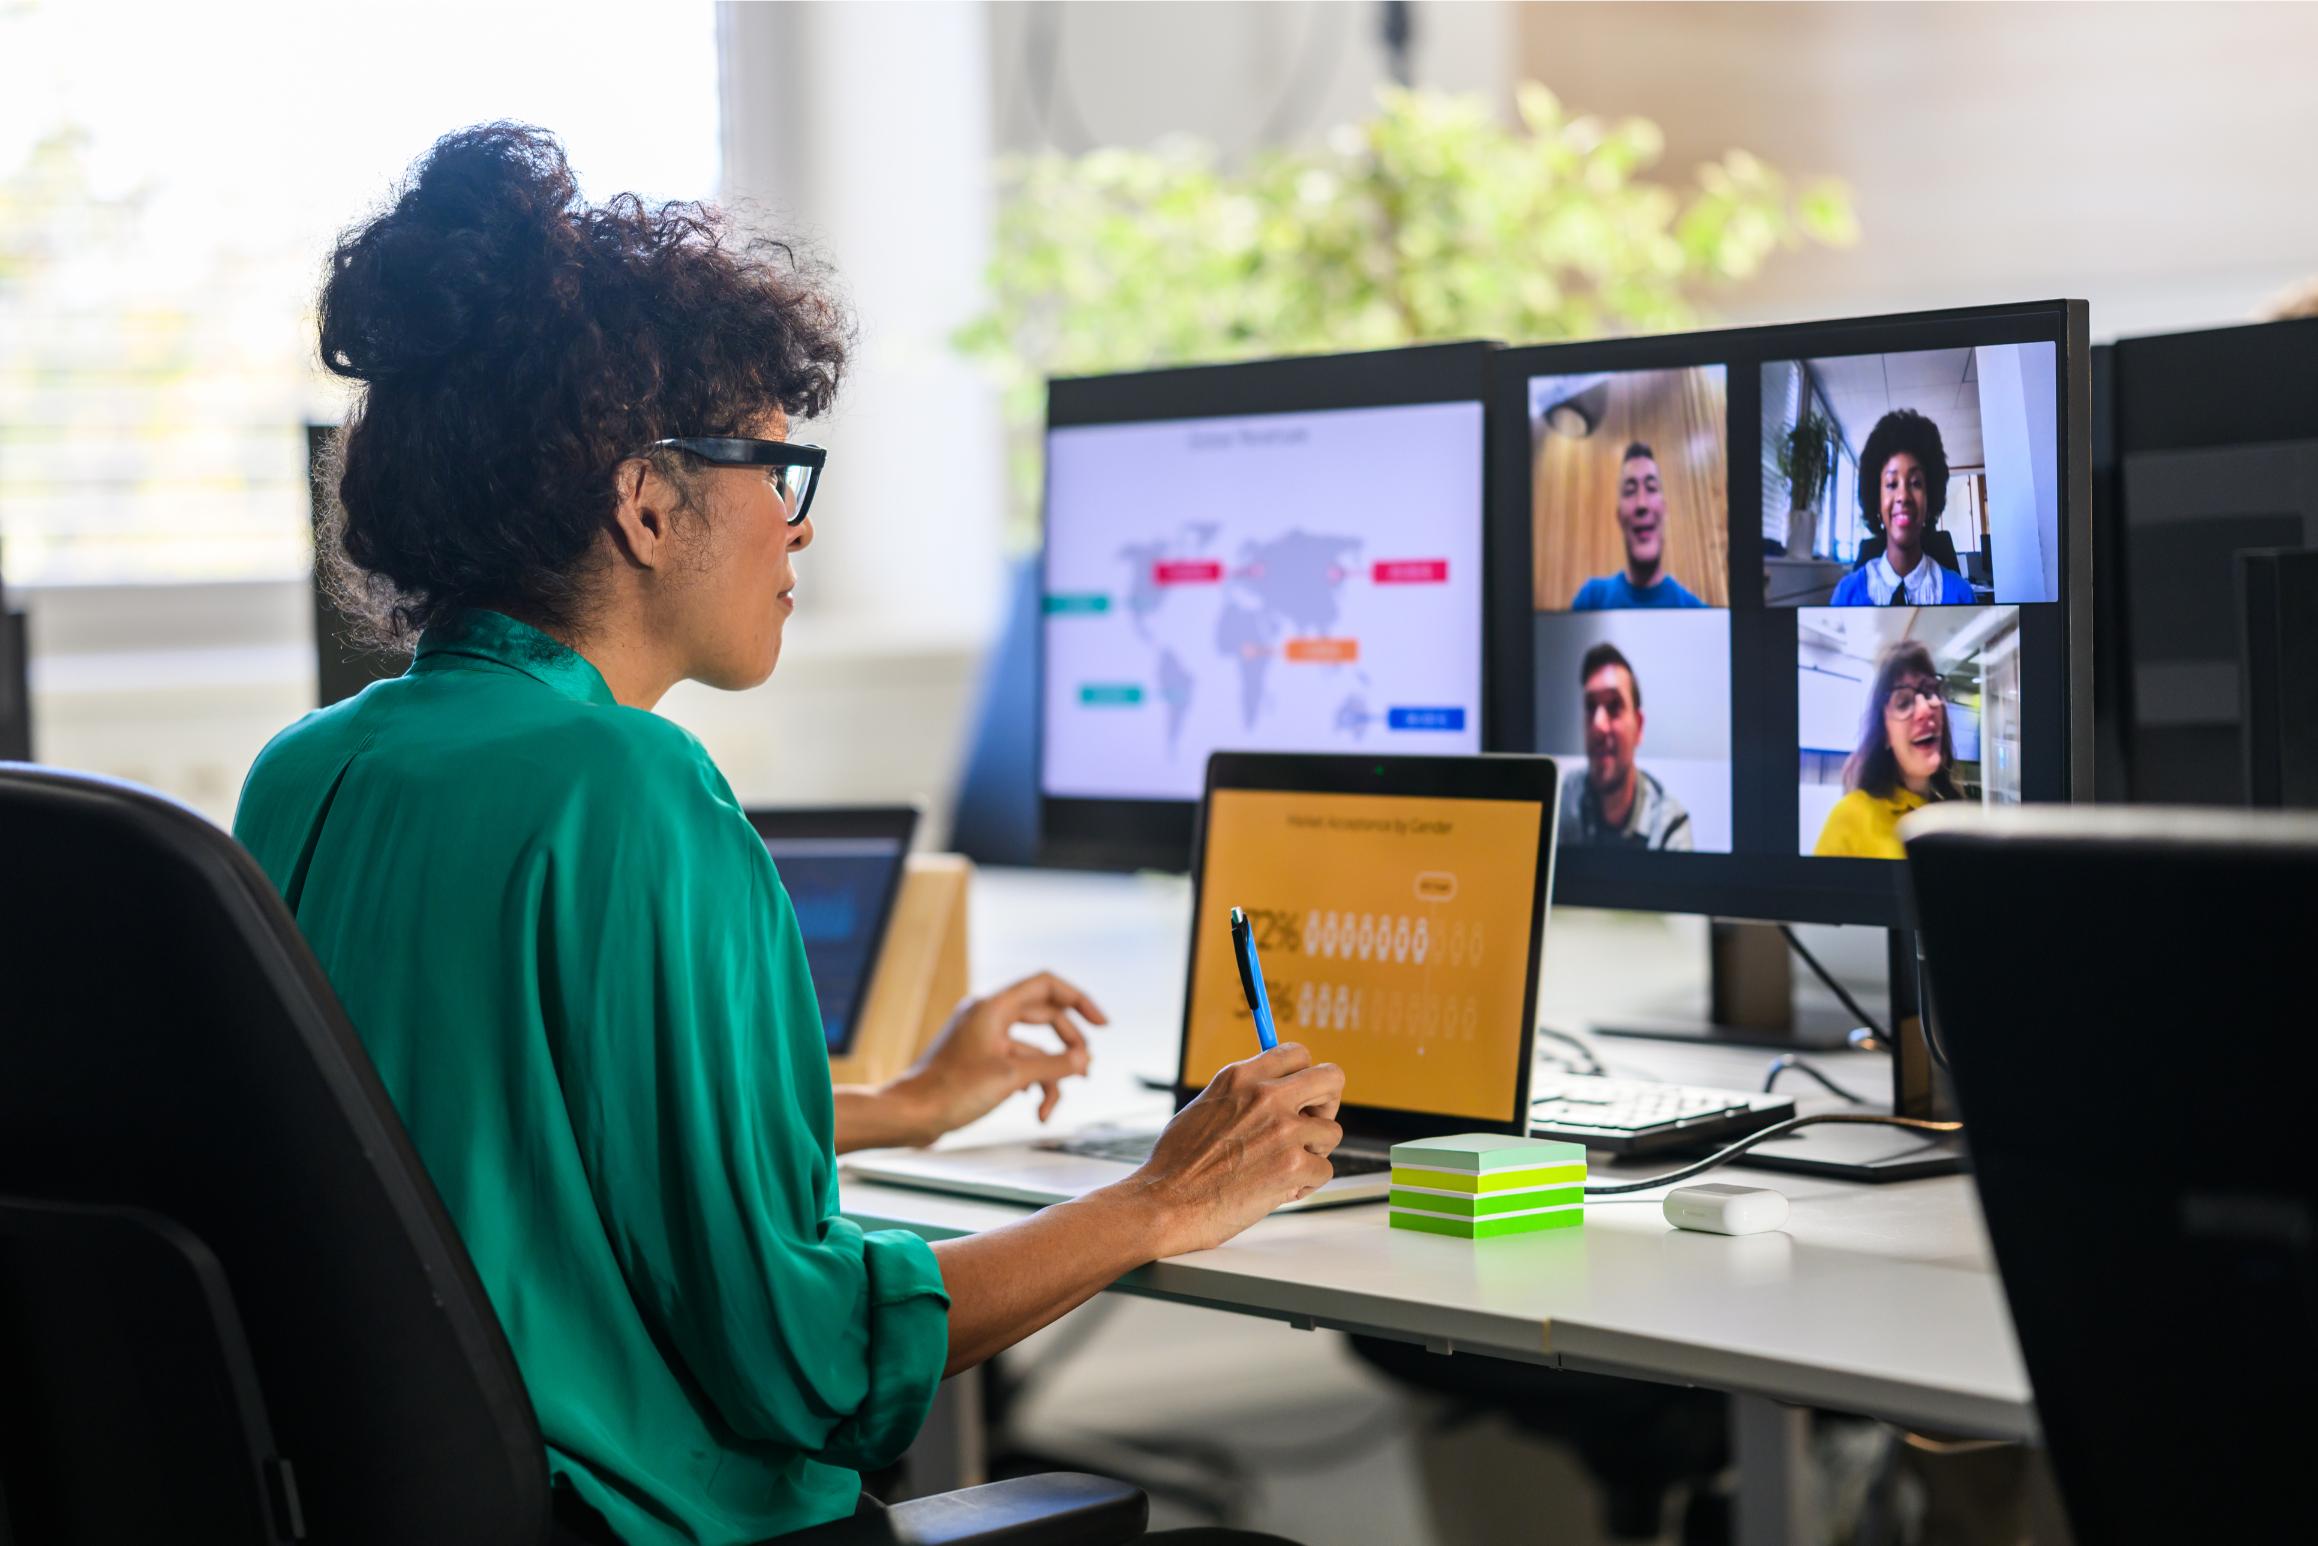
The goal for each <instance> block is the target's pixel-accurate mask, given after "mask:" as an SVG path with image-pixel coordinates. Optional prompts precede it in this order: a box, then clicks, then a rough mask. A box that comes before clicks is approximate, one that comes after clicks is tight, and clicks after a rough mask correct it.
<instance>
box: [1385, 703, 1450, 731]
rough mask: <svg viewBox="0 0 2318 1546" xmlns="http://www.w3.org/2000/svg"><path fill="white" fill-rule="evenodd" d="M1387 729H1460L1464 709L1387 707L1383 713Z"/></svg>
mask: <svg viewBox="0 0 2318 1546" xmlns="http://www.w3.org/2000/svg"><path fill="white" fill-rule="evenodd" d="M1384 726H1385V728H1386V729H1387V730H1462V729H1464V728H1465V711H1464V710H1463V709H1461V708H1451V709H1413V708H1412V709H1387V710H1385V714H1384Z"/></svg>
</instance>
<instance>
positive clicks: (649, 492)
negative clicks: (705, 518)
mask: <svg viewBox="0 0 2318 1546" xmlns="http://www.w3.org/2000/svg"><path fill="white" fill-rule="evenodd" d="M612 481H613V488H614V491H615V493H616V495H617V498H616V499H615V501H614V503H613V505H612V542H613V545H614V546H616V547H617V548H618V549H619V551H620V556H621V557H622V558H623V559H625V560H626V561H627V562H628V563H629V564H631V565H633V566H634V567H636V568H638V569H658V568H660V567H662V566H663V565H665V564H666V563H667V562H668V555H669V552H670V548H669V542H670V539H671V537H672V536H673V535H674V532H675V518H676V512H677V510H678V509H679V508H680V507H681V506H682V505H683V503H684V499H683V494H682V492H681V491H680V490H679V489H678V488H677V487H676V485H675V484H674V483H673V482H671V481H670V480H669V478H668V476H667V474H665V473H663V472H662V471H661V470H660V469H659V468H658V467H656V466H654V465H653V464H652V463H651V462H650V461H649V460H647V459H646V458H644V457H641V456H632V457H630V458H628V459H627V460H626V461H624V462H622V463H620V465H619V467H618V469H617V470H616V471H614V472H613V474H612Z"/></svg>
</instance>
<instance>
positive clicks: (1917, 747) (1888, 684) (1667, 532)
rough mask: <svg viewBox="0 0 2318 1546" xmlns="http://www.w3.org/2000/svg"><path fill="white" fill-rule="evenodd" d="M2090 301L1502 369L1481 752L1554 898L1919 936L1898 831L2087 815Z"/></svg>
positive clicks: (1519, 358) (1571, 348)
mask: <svg viewBox="0 0 2318 1546" xmlns="http://www.w3.org/2000/svg"><path fill="white" fill-rule="evenodd" d="M2088 397H2089V379H2088V369H2087V344H2086V311H2085V307H2084V305H2083V303H2082V302H2071V301H2053V302H2041V303H2035V304H2027V305H2014V306H1995V307H1986V308H1976V309H1971V310H1960V311H1945V312H1927V313H1919V314H1914V315H1908V316H1891V317H1874V318H1863V319H1854V320H1846V321H1835V322H1822V323H1809V324H1798V325H1792V326H1781V327H1765V328H1747V329H1735V330H1727V331H1717V332H1701V333H1691V334H1682V335H1670V336H1664V337H1654V338H1634V339H1620V340H1613V341H1604V342H1595V343H1575V344H1556V345H1545V346H1539V347H1535V348H1517V349H1506V350H1502V351H1500V352H1499V353H1498V354H1497V355H1496V356H1495V357H1494V359H1493V361H1492V384H1491V387H1490V403H1489V412H1490V448H1491V449H1490V456H1491V465H1490V472H1491V490H1492V493H1491V510H1492V513H1491V521H1492V535H1491V552H1492V554H1493V555H1494V558H1495V560H1496V562H1495V566H1494V567H1493V568H1492V570H1491V574H1490V610H1491V622H1490V638H1491V642H1490V667H1491V670H1490V677H1491V695H1490V724H1491V728H1492V739H1491V745H1492V747H1493V748H1494V749H1497V750H1503V751H1524V752H1542V753H1546V754H1549V755H1551V756H1553V757H1554V758H1555V759H1556V760H1557V761H1558V762H1559V763H1560V764H1561V766H1562V771H1563V782H1562V794H1563V801H1562V813H1561V857H1560V859H1559V861H1558V865H1557V879H1556V885H1555V892H1554V895H1555V900H1557V901H1560V902H1568V903H1576V904H1580V905H1594V906H1605V907H1627V908H1640V909H1648V910H1656V911H1669V912H1696V913H1713V914H1717V915H1722V916H1729V917H1752V918H1773V919H1788V920H1794V921H1801V922H1827V923H1865V924H1882V925H1895V924H1897V923H1899V922H1900V920H1901V912H1900V891H1899V882H1898V876H1897V873H1896V871H1897V869H1898V866H1897V865H1896V863H1894V862H1893V861H1896V860H1897V859H1898V858H1899V857H1900V848H1899V843H1898V839H1897V836H1896V832H1895V828H1896V825H1897V823H1898V821H1899V820H1901V819H1902V818H1904V816H1905V815H1906V814H1907V812H1908V811H1910V810H1912V809H1914V808H1916V807H1918V806H1920V805H1923V804H1926V803H1936V802H1939V801H1945V800H1970V801H1974V802H1976V803H1980V804H1986V805H1999V804H2012V803H2018V802H2024V801H2038V800H2044V801H2052V800H2081V799H2089V798H2090V797H2091V743H2092V721H2091V709H2092V700H2091V691H2090V672H2091V651H2090V628H2091V580H2090V561H2091V552H2090V547H2091V544H2090V537H2089V527H2090V503H2089V481H2088V466H2089V454H2090V450H2089V439H2088V437H2089V418H2088V412H2087V409H2088Z"/></svg>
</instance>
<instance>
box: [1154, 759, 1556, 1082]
mask: <svg viewBox="0 0 2318 1546" xmlns="http://www.w3.org/2000/svg"><path fill="white" fill-rule="evenodd" d="M1543 819H1544V811H1543V810H1542V808H1541V807H1540V806H1538V805H1537V804H1535V803H1533V802H1528V801H1519V800H1464V799H1431V798H1419V797H1412V796H1392V795H1358V794H1306V793H1283V792H1278V791H1272V790H1254V789H1218V790H1215V791H1213V792H1212V793H1211V795H1210V796H1209V803H1208V810H1207V821H1206V829H1205V830H1206V843H1205V845H1204V846H1205V850H1206V851H1205V856H1204V859H1203V862H1202V867H1201V872H1200V889H1199V916H1198V918H1197V919H1196V920H1194V932H1193V935H1192V941H1193V944H1192V977H1191V1001H1190V1008H1191V1013H1190V1016H1189V1023H1188V1025H1187V1027H1186V1040H1185V1043H1184V1068H1183V1076H1182V1077H1183V1081H1184V1082H1185V1083H1186V1084H1189V1085H1191V1086H1193V1087H1199V1086H1204V1085H1205V1084H1206V1083H1207V1081H1208V1080H1210V1079H1212V1078H1213V1077H1215V1073H1216V1070H1218V1069H1220V1068H1221V1067H1223V1065H1224V1064H1226V1063H1231V1062H1236V1061H1238V1060H1239V1059H1241V1058H1244V1057H1248V1056H1251V1055H1252V1054H1253V1053H1254V1052H1255V1051H1256V1050H1257V1043H1256V1032H1255V1020H1254V1017H1253V1016H1252V1015H1250V1014H1249V1012H1248V1007H1247V1003H1246V1000H1245V998H1244V997H1243V995H1242V993H1241V990H1240V982H1239V974H1238V971H1237V968H1236V967H1235V965H1234V963H1233V960H1232V950H1231V927H1230V922H1229V920H1230V917H1231V910H1232V908H1234V907H1241V908H1244V909H1246V911H1247V915H1248V919H1249V922H1250V923H1251V924H1252V925H1253V928H1254V932H1255V941H1256V950H1257V953H1258V954H1259V955H1260V956H1261V958H1262V960H1263V968H1264V984H1265V988H1266V991H1267V992H1268V993H1269V994H1270V996H1271V1001H1272V1017H1273V1020H1274V1021H1275V1023H1276V1024H1277V1026H1278V1029H1279V1033H1280V1037H1281V1039H1282V1040H1286V1041H1299V1042H1302V1043H1303V1044H1304V1045H1305V1046H1307V1047H1309V1048H1311V1049H1312V1054H1313V1056H1314V1057H1315V1058H1317V1059H1319V1060H1320V1061H1322V1062H1334V1063H1338V1064H1341V1065H1342V1066H1343V1068H1344V1076H1345V1086H1344V1099H1345V1103H1346V1104H1347V1105H1355V1106H1374V1107H1382V1108H1385V1109H1388V1110H1394V1111H1405V1112H1416V1113H1422V1114H1425V1115H1438V1116H1444V1117H1473V1118H1477V1119H1480V1120H1484V1121H1491V1122H1502V1121H1505V1120H1508V1119H1509V1118H1511V1117H1512V1116H1513V1114H1514V1113H1513V1110H1512V1107H1513V1104H1514V1101H1515V1098H1516V1090H1515V1083H1514V1080H1515V1071H1516V1069H1517V1068H1518V1066H1519V1062H1518V1059H1519V1056H1520V1055H1521V1051H1522V1049H1526V1047H1527V1046H1528V1040H1529V1034H1530V1028H1529V1026H1528V1025H1527V1024H1526V1023H1524V1022H1525V1020H1526V1015H1525V1006H1524V1004H1523V1001H1522V1000H1523V994H1524V991H1525V990H1526V989H1527V987H1528V972H1529V961H1528V959H1527V956H1528V952H1529V948H1530V939H1531V924H1532V920H1531V917H1530V912H1531V908H1532V907H1533V906H1534V904H1535V901H1536V897H1537V845H1538V836H1539V833H1538V824H1539V822H1540V821H1542V820H1543Z"/></svg>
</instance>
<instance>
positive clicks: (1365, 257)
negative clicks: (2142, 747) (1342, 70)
mask: <svg viewBox="0 0 2318 1546" xmlns="http://www.w3.org/2000/svg"><path fill="white" fill-rule="evenodd" d="M1517 101H1518V105H1519V109H1520V124H1519V126H1518V127H1510V128H1509V127H1507V126H1506V125H1505V124H1503V123H1502V122H1500V121H1499V119H1498V118H1497V116H1496V115H1495V113H1494V112H1493V111H1492V109H1491V106H1490V104H1489V102H1488V101H1487V100H1486V99H1485V98H1481V97H1467V96H1452V95H1447V94H1442V93H1431V92H1419V91H1405V90H1398V89H1387V90H1385V91H1383V92H1381V93H1380V94H1379V98H1378V112H1377V113H1376V115H1375V116H1374V117H1372V118H1370V119H1369V120H1368V121H1367V122H1365V123H1362V124H1358V125H1348V126H1346V127H1344V128H1340V129H1338V130H1336V131H1335V132H1334V133H1332V134H1331V135H1330V136H1329V137H1328V139H1327V140H1326V142H1325V144H1324V145H1323V146H1321V147H1320V148H1318V149H1310V150H1288V151H1272V152H1267V153H1263V154H1259V155H1257V156H1255V157H1253V158H1252V159H1250V160H1249V161H1248V163H1247V164H1246V165H1245V166H1244V167H1241V168H1238V169H1228V168H1226V167H1224V166H1223V165H1222V163H1221V160H1220V158H1219V157H1218V156H1217V154H1216V152H1215V150H1214V148H1213V147H1211V146H1208V145H1205V144H1202V143H1199V142H1197V141H1193V140H1173V141H1169V142H1166V143H1163V144H1161V145H1159V146H1158V147H1156V148H1154V149H1151V150H1148V151H1134V150H1117V149H1110V150H1097V151H1093V152H1090V153H1089V154H1086V155H1083V156H1076V157H1072V156H1065V155H1060V154H1054V153H1047V154H1042V155H1036V156H1029V157H1018V158H1009V159H1008V160H1006V161H1004V162H1002V163H1001V165H1000V167H999V177H1000V185H1001V200H1000V206H999V213H998V224H997V233H996V247H995V252H994V254H993V257H992V260H991V263H990V269H989V280H988V282H989V292H990V305H989V309H988V310H987V311H985V312H984V313H983V314H982V315H980V316H979V317H977V318H975V319H974V320H973V321H972V322H970V323H968V324H967V325H966V326H965V327H964V328H962V329H961V330H960V331H959V332H958V333H957V335H956V337H955V340H954V342H955V344H956V346H957V347H958V348H959V349H960V350H961V351H963V352H964V353H965V354H967V355H968V356H970V357H973V358H976V359H980V360H982V361H985V362H986V363H987V364H988V365H989V366H990V367H991V368H992V370H993V371H994V373H995V374H996V375H997V377H998V379H999V380H1000V382H1001V383H1002V384H1003V386H1004V388H1005V392H1006V409H1007V418H1008V422H1009V423H1010V424H1011V425H1012V426H1013V427H1014V429H1015V430H1016V431H1017V434H1016V457H1015V472H1016V480H1017V488H1018V492H1019V493H1020V494H1021V495H1022V496H1023V498H1022V500H1021V506H1020V508H1021V510H1022V512H1023V520H1022V522H1021V523H1020V524H1019V525H1018V528H1017V529H1018V532H1024V533H1026V532H1027V529H1028V512H1029V511H1030V510H1031V509H1032V508H1034V504H1035V493H1036V488H1037V446H1036V444H1035V438H1034V437H1033V436H1032V435H1031V434H1030V433H1029V432H1030V431H1031V430H1032V429H1034V428H1035V427H1036V425H1037V424H1038V422H1039V419H1040V415H1041V414H1042V412H1043V409H1044V383H1045V380H1046V378H1047V377H1048V376H1052V375H1077V374H1086V373H1092V372H1101V371H1110V370H1123V369H1133V368H1140V367H1144V366H1154V365H1166V364H1176V363H1182V362H1186V361H1192V360H1229V359H1244V358H1248V357H1251V356H1258V355H1271V354H1299V353H1312V352H1318V351H1324V350H1335V349H1369V348H1384V347H1389V346H1391V345H1395V344H1404V343H1412V342H1420V341H1424V340H1433V339H1446V338H1500V339H1505V340H1508V341H1517V342H1535V341H1542V340H1551V339H1562V338H1579V337H1586V336H1590V335H1593V334H1599V333H1608V332H1652V331H1665V330H1668V329H1676V328H1683V327H1688V326H1692V325H1694V324H1695V323H1696V322H1697V321H1698V320H1699V318H1700V316H1701V315H1702V312H1703V306H1704V300H1705V298H1706V297H1707V296H1709V295H1711V294H1712V293H1713V292H1714V291H1715V290H1716V289H1717V288H1718V287H1721V286H1725V285H1729V284H1733V283H1737V282H1741V281H1744V280H1745V279H1747V278H1749V277H1750V276H1752V275H1753V274H1755V273H1756V272H1757V271H1758V270H1759V269H1760V268H1761V267H1762V265H1763V264H1764V262H1766V261H1767V260H1768V259H1769V258H1770V257H1771V256H1772V254H1774V253H1775V252H1777V251H1779V250H1780V249H1782V248H1786V247H1792V246H1795V245H1797V244H1799V243H1800V242H1802V241H1803V240H1805V239H1809V240H1813V241H1818V242H1822V243H1827V244H1832V245H1845V244H1848V243H1850V242H1852V241H1854V240H1856V239H1857V235H1858V227H1857V223H1856V221H1855V220H1854V218H1853V216H1852V211H1851V203H1850V197H1849V195H1848V193H1847V192H1846V191H1845V190H1844V188H1843V187H1842V185H1840V184H1838V183H1835V182H1832V181H1827V180H1820V181H1816V182H1812V183H1808V184H1805V185H1803V186H1802V187H1800V188H1799V189H1796V190H1793V191H1790V190H1789V188H1788V185H1787V181H1786V179H1785V178H1784V177H1782V176H1781V175H1780V174H1779V173H1778V172H1776V171H1775V170H1773V169H1772V168H1771V167H1769V166H1766V165H1764V164H1763V163H1762V162H1761V161H1759V160H1757V159H1756V158H1755V157H1753V156H1751V155H1748V154H1747V153H1746V152H1744V151H1737V150H1734V151H1731V152H1729V153H1727V154H1726V155H1724V156H1723V157H1722V158H1721V159H1720V160H1718V161H1713V162H1709V163H1707V164H1706V165H1704V166H1701V167H1700V168H1699V169H1698V172H1697V176H1696V181H1695V183H1694V184H1693V185H1692V186H1689V187H1687V188H1683V189H1680V190H1678V189H1676V188H1675V187H1673V186H1671V185H1669V184H1667V183H1664V182H1658V181H1652V180H1650V179H1648V178H1647V177H1645V176H1643V175H1642V174H1643V173H1644V172H1646V171H1647V170H1648V169H1649V168H1650V167H1651V166H1653V165H1654V164H1655V163H1656V162H1657V160H1658V159H1659V157H1660V155H1661V154H1662V153H1663V150H1664V137H1663V136H1662V135H1661V134H1660V132H1659V130H1658V127H1657V125H1655V124H1653V123H1651V122H1649V121H1648V120H1647V119H1641V118H1627V119H1623V120H1620V121H1618V122H1615V123H1612V122H1608V121H1606V120H1604V119H1601V118H1597V117H1593V116H1590V115H1573V114H1571V113H1569V112H1567V111H1566V110H1565V109H1564V108H1563V107H1562V104H1561V102H1560V101H1559V100H1558V99H1557V98H1556V97H1555V96H1554V95H1553V93H1552V92H1550V91H1548V90H1546V89H1545V88H1544V87H1543V86H1539V85H1535V84H1530V85H1525V86H1523V87H1522V88H1521V89H1520V90H1519V92H1518V93H1517Z"/></svg>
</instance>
